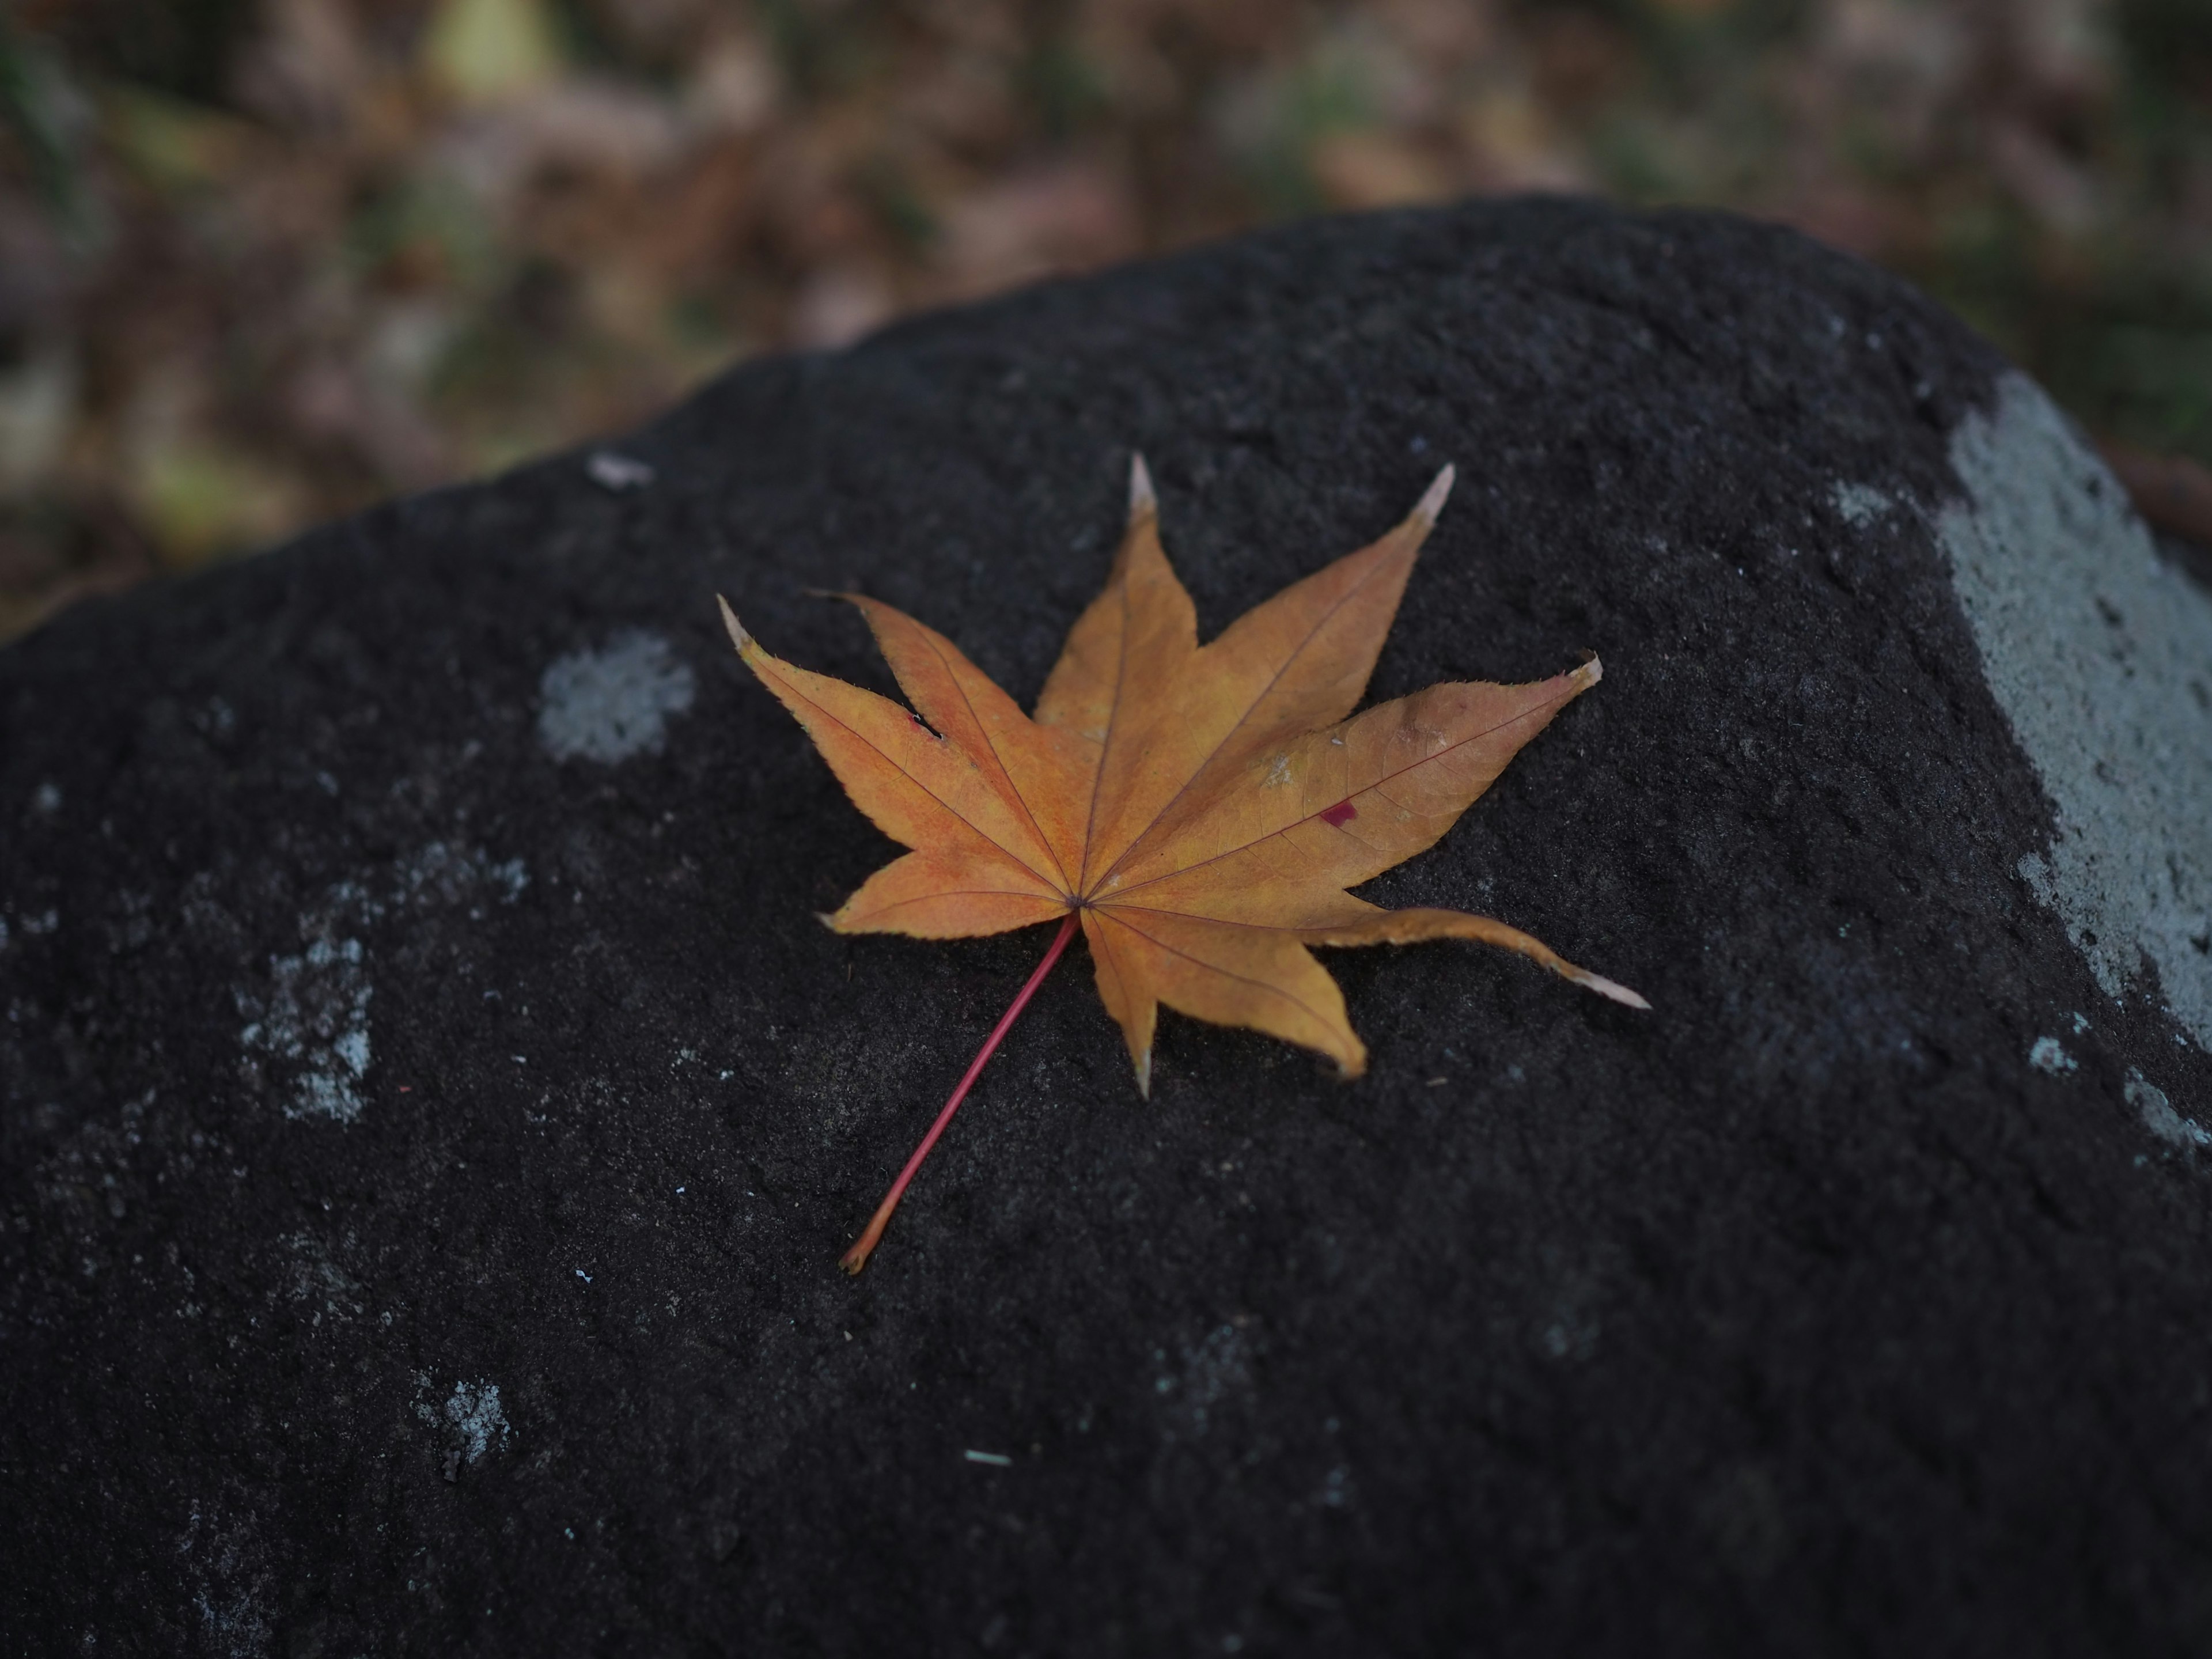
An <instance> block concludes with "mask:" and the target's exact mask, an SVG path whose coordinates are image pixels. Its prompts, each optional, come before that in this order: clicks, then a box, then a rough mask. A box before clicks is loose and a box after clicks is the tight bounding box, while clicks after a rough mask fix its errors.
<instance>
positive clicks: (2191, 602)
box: [1936, 375, 2212, 1045]
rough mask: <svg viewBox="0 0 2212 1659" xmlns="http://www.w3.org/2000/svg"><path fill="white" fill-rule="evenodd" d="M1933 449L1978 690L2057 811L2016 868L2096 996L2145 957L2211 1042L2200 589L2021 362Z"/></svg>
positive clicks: (2211, 893)
mask: <svg viewBox="0 0 2212 1659" xmlns="http://www.w3.org/2000/svg"><path fill="white" fill-rule="evenodd" d="M1951 464H1952V465H1953V467H1954V469H1955V470H1956V471H1957V473H1958V475H1959V477H1960V482H1961V483H1964V484H1965V486H1966V497H1967V499H1966V501H1963V502H1960V503H1959V504H1957V505H1955V506H1954V507H1949V508H1947V509H1946V510H1945V512H1944V513H1943V514H1942V518H1941V520H1939V521H1938V524H1937V526H1936V527H1937V532H1938V535H1939V538H1940V539H1941V541H1942V545H1943V548H1944V550H1945V551H1946V553H1947V554H1948V556H1949V558H1950V562H1951V568H1952V575H1953V580H1954V583H1955V584H1956V586H1957V589H1958V592H1959V598H1960V603H1961V605H1963V607H1964V609H1965V611H1966V617H1967V620H1968V622H1969V623H1971V624H1972V628H1973V632H1974V642H1975V645H1976V647H1977V648H1978V651H1979V653H1980V655H1981V659H1982V666H1983V670H1984V673H1985V674H1986V676H1987V678H1988V680H1989V684H1990V690H1991V692H1992V693H1994V694H1995V696H1996V701H1997V703H1998V705H1999V707H2001V708H2002V709H2003V710H2004V712H2005V714H2006V717H2007V718H2008V720H2010V721H2011V723H2012V728H2013V732H2014V733H2015V736H2016V737H2017V738H2019V741H2020V745H2021V749H2022V750H2025V751H2026V752H2027V757H2028V759H2029V760H2030V761H2031V762H2032V763H2033V765H2034V767H2035V769H2036V771H2037V773H2038V774H2039V776H2040V778H2041V781H2042V783H2043V786H2044V788H2045V793H2048V795H2049V796H2050V798H2051V802H2052V804H2053V805H2054V806H2055V807H2056V809H2057V811H2056V815H2055V824H2054V832H2053V835H2052V838H2051V846H2050V847H2049V848H2046V849H2044V850H2042V851H2033V850H2032V851H2030V852H2028V853H2027V854H2026V855H2025V856H2024V857H2022V858H2021V860H2020V863H2019V866H2018V868H2019V871H2020V873H2021V877H2022V878H2023V879H2025V880H2026V882H2027V884H2028V886H2029V888H2030V889H2031V890H2033V893H2034V894H2035V896H2036V897H2037V898H2038V899H2039V900H2040V901H2041V902H2043V903H2044V904H2045V905H2047V906H2049V907H2050V908H2051V909H2052V910H2053V911H2055V912H2056V913H2057V915H2058V917H2059V919H2060V920H2061V921H2063V923H2064V925H2065V927H2066V931H2067V933H2068V935H2069V937H2070V938H2071V939H2073V941H2074V943H2075V946H2076V948H2078V949H2079V950H2080V951H2081V954H2082V956H2083V957H2084V958H2085V959H2086V960H2087V963H2088V966H2089V969H2090V970H2091V972H2092V973H2093V974H2094V975H2096V979H2097V982H2098V984H2099V985H2100V987H2102V988H2103V989H2104V991H2105V993H2106V994H2107V995H2109V996H2112V997H2115V998H2117V997H2118V996H2119V995H2121V994H2122V993H2123V992H2124V990H2126V989H2127V988H2129V987H2130V986H2131V985H2133V984H2135V983H2136V982H2137V981H2139V980H2141V979H2142V978H2143V976H2144V969H2145V966H2146V964H2147V963H2148V965H2149V966H2151V967H2154V968H2155V969H2156V971H2157V976H2158V981H2159V984H2160V987H2161V988H2162V989H2163V991H2164V993H2165V995H2164V998H2163V999H2162V1000H2164V1001H2165V1002H2166V1004H2167V1005H2168V1006H2170V1008H2171V1010H2172V1013H2173V1016H2174V1018H2175V1019H2176V1020H2177V1021H2178V1022H2179V1024H2182V1025H2183V1026H2184V1027H2185V1028H2186V1029H2187V1030H2189V1031H2190V1032H2191V1034H2192V1036H2194V1037H2195V1039H2196V1040H2197V1042H2199V1043H2203V1044H2206V1045H2212V951H2207V949H2206V945H2205V941H2206V940H2207V939H2208V938H2212V667H2208V665H2212V596H2208V595H2206V594H2205V593H2204V592H2203V591H2202V590H2200V589H2199V588H2197V586H2194V585H2193V584H2192V583H2191V581H2190V580H2189V579H2188V578H2187V577H2186V576H2185V575H2184V574H2182V573H2181V572H2180V571H2179V570H2177V569H2175V568H2173V567H2172V566H2171V565H2169V564H2167V563H2166V562H2165V561H2163V560H2161V559H2160V557H2159V556H2158V554H2157V551H2156V550H2155V549H2154V547H2153V545H2152V544H2151V540H2150V537H2149V534H2148V532H2146V531H2145V530H2144V528H2143V526H2142V520H2139V519H2137V518H2136V515H2135V513H2134V510H2133V509H2132V508H2131V507H2130V506H2129V504H2128V497H2127V493H2126V492H2125V491H2124V490H2123V489H2121V488H2120V487H2119V485H2118V483H2116V482H2114V480H2113V478H2112V474H2111V473H2109V472H2108V471H2106V470H2105V466H2104V464H2103V463H2102V462H2101V461H2100V460H2099V459H2097V457H2096V454H2095V453H2094V452H2093V451H2092V450H2091V449H2090V448H2089V447H2088V446H2087V444H2086V443H2085V442H2083V441H2082V440H2081V436H2080V435H2079V434H2077V433H2076V432H2075V430H2074V428H2072V427H2071V426H2070V425H2069V424H2068V422H2067V420H2066V417H2065V416H2063V415H2061V414H2060V413H2059V412H2058V410H2057V409H2055V408H2054V407H2053V406H2052V405H2051V401H2050V399H2049V398H2045V396H2044V395H2043V393H2042V392H2040V391H2039V390H2038V389H2037V388H2036V387H2035V386H2034V385H2033V382H2031V381H2029V380H2027V378H2026V377H2024V376H2021V375H2014V376H2012V377H2010V378H2008V380H2006V381H2005V382H2004V383H2003V384H2002V387H2001V388H2000V391H1999V394H1998V398H1997V404H1996V410H1994V412H1993V413H1991V414H1990V415H1989V416H1970V417H1969V418H1968V419H1967V420H1966V421H1965V422H1961V423H1960V428H1959V429H1958V431H1957V433H1956V434H1955V435H1954V437H1953V439H1952V443H1951ZM2144 988H2146V989H2148V987H2144Z"/></svg>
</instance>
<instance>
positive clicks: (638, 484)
mask: <svg viewBox="0 0 2212 1659" xmlns="http://www.w3.org/2000/svg"><path fill="white" fill-rule="evenodd" d="M584 471H586V472H588V473H590V474H591V475H592V483H595V484H597V485H599V488H600V489H612V490H617V491H620V490H624V489H644V488H645V487H646V485H647V484H649V483H652V482H653V468H652V466H651V465H650V464H649V463H647V462H645V461H638V460H632V459H630V458H629V456H627V455H617V454H616V453H615V452H614V451H613V450H611V449H599V450H594V451H592V459H590V460H588V461H586V462H585V463H584Z"/></svg>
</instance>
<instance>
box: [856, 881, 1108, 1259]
mask: <svg viewBox="0 0 2212 1659" xmlns="http://www.w3.org/2000/svg"><path fill="white" fill-rule="evenodd" d="M1075 923H1076V912H1074V911H1073V910H1071V911H1069V912H1068V913H1067V919H1066V921H1063V922H1061V923H1060V932H1059V933H1055V934H1054V936H1053V941H1052V948H1051V949H1050V950H1048V951H1046V952H1045V953H1044V960H1043V961H1042V962H1040V963H1037V965H1036V972H1035V973H1033V974H1031V975H1030V982H1029V983H1028V984H1026V985H1024V986H1023V987H1022V989H1021V994H1020V995H1018V996H1017V997H1016V998H1015V999H1014V1000H1013V1004H1012V1006H1011V1007H1009V1008H1008V1009H1007V1010H1006V1012H1005V1013H1004V1014H1002V1015H1000V1018H999V1023H998V1024H996V1025H994V1026H993V1027H992V1028H991V1035H990V1036H987V1037H985V1038H984V1039H983V1046H982V1047H981V1048H980V1049H978V1050H977V1051H976V1054H975V1059H974V1060H971V1061H969V1066H968V1072H967V1075H966V1076H964V1077H963V1078H962V1079H960V1085H959V1086H958V1087H957V1088H956V1089H955V1090H953V1091H952V1098H951V1099H950V1100H948V1101H946V1102H945V1109H944V1110H943V1111H941V1112H939V1114H938V1115H937V1121H936V1122H934V1123H933V1124H931V1125H930V1126H929V1133H927V1134H926V1135H924V1136H923V1137H922V1138H921V1146H917V1147H915V1149H914V1156H913V1157H912V1158H908V1159H907V1161H906V1168H904V1169H903V1170H900V1171H899V1174H898V1179H897V1180H896V1181H894V1182H891V1189H890V1191H889V1192H887V1193H885V1194H884V1201H883V1202H882V1203H881V1204H878V1206H876V1213H875V1215H874V1217H873V1218H872V1219H871V1220H870V1221H869V1223H868V1230H867V1231H866V1232H864V1233H862V1234H861V1235H860V1243H857V1244H855V1245H854V1246H853V1248H852V1249H849V1250H848V1251H846V1252H845V1254H844V1255H842V1256H840V1257H838V1258H837V1265H838V1266H839V1267H842V1268H843V1269H844V1270H845V1271H846V1272H847V1273H858V1272H860V1269H861V1268H863V1267H866V1266H867V1265H868V1253H869V1252H870V1251H872V1250H873V1249H875V1248H876V1243H877V1241H878V1240H879V1239H880V1238H882V1237H883V1236H884V1228H885V1227H887V1226H889V1225H890V1219H891V1212H892V1211H893V1210H896V1208H898V1203H899V1200H900V1199H902V1198H903V1197H904V1196H905V1195H906V1188H907V1183H908V1182H910V1181H912V1180H913V1179H914V1172H915V1170H919V1169H920V1168H921V1160H922V1159H924V1158H927V1157H928V1156H929V1149H930V1148H931V1147H933V1146H935V1145H937V1138H938V1136H939V1135H941V1134H943V1133H945V1125H946V1124H948V1123H950V1122H951V1121H952V1114H953V1113H955V1112H957V1111H958V1110H959V1109H960V1103H961V1102H962V1101H963V1100H965V1099H967V1098H968V1091H969V1090H970V1089H972V1088H974V1087H975V1079H976V1078H977V1077H978V1076H979V1075H981V1073H982V1070H983V1063H984V1061H986V1060H989V1059H990V1057H991V1056H992V1055H993V1054H996V1053H997V1052H998V1050H999V1044H1000V1042H1003V1041H1005V1039H1006V1033H1007V1032H1008V1031H1009V1030H1012V1028H1013V1024H1014V1021H1015V1020H1016V1019H1017V1018H1019V1016H1020V1014H1021V1012H1022V1010H1023V1009H1024V1008H1026V1007H1028V1006H1029V1004H1030V998H1031V997H1033V996H1035V995H1036V988H1037V987H1038V986H1040V985H1042V984H1043V983H1044V976H1045V975H1047V974H1048V973H1050V972H1051V971H1052V964H1053V963H1055V962H1058V961H1059V960H1060V952H1061V951H1065V950H1066V949H1067V942H1068V940H1070V939H1073V938H1074V937H1075Z"/></svg>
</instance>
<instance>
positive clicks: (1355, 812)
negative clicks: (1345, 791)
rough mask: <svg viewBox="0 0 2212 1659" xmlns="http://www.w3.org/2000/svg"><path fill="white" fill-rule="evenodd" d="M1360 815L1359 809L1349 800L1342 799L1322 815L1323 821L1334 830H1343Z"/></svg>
mask: <svg viewBox="0 0 2212 1659" xmlns="http://www.w3.org/2000/svg"><path fill="white" fill-rule="evenodd" d="M1358 816H1359V809H1358V807H1357V806H1354V805H1352V803H1351V802H1350V801H1348V800H1340V801H1339V802H1337V804H1336V805H1334V806H1332V807H1330V808H1329V809H1328V811H1326V812H1324V813H1322V815H1321V821H1322V823H1325V824H1327V825H1328V827H1329V828H1330V829H1343V828H1344V826H1345V825H1346V824H1347V823H1351V822H1352V819H1354V818H1356V817H1358Z"/></svg>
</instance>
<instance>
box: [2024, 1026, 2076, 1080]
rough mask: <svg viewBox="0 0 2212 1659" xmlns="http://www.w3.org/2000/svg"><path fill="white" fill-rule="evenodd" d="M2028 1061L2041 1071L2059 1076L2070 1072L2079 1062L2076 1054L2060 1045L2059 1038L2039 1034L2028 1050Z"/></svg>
mask: <svg viewBox="0 0 2212 1659" xmlns="http://www.w3.org/2000/svg"><path fill="white" fill-rule="evenodd" d="M2027 1063H2028V1064H2029V1065H2031V1066H2034V1067H2035V1069H2036V1070H2037V1071H2039V1072H2048V1073H2051V1076H2053V1077H2057V1075H2058V1074H2059V1073H2061V1072H2070V1071H2073V1070H2074V1069H2075V1066H2077V1065H2078V1064H2079V1062H2078V1061H2077V1060H2075V1058H2074V1056H2073V1055H2071V1054H2068V1053H2067V1052H2066V1050H2065V1049H2063V1048H2061V1047H2059V1044H2058V1039H2057V1037H2053V1036H2039V1037H2038V1038H2036V1040H2035V1044H2034V1046H2033V1048H2030V1049H2029V1050H2028V1051H2027Z"/></svg>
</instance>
